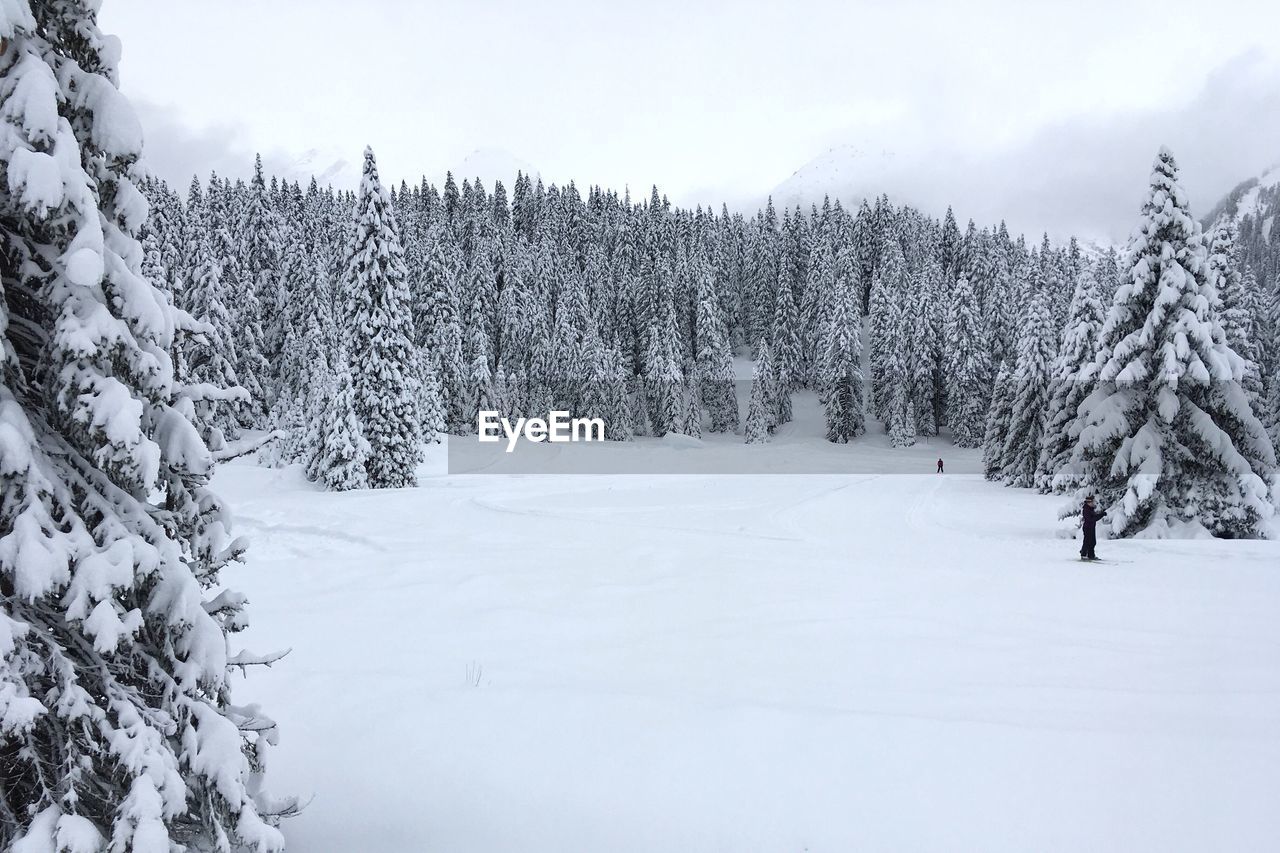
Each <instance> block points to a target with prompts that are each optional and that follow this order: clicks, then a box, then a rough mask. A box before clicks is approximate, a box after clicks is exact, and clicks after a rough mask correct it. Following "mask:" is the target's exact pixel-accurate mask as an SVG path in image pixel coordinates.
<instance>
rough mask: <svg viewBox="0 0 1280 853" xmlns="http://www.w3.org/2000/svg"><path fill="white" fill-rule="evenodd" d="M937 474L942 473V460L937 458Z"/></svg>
mask: <svg viewBox="0 0 1280 853" xmlns="http://www.w3.org/2000/svg"><path fill="white" fill-rule="evenodd" d="M938 473H939V474H941V473H942V459H941V458H939V459H938Z"/></svg>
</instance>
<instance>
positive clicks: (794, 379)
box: [769, 274, 801, 425]
mask: <svg viewBox="0 0 1280 853" xmlns="http://www.w3.org/2000/svg"><path fill="white" fill-rule="evenodd" d="M774 306H775V307H774V313H773V328H772V331H771V333H770V340H769V349H770V354H771V355H772V360H773V370H774V381H775V382H776V393H777V400H776V402H777V406H778V414H777V416H776V418H775V425H781V424H785V423H787V422H788V421H790V420H791V392H792V391H793V390H795V388H796V386H797V385H798V384H799V379H800V369H801V358H800V334H799V331H800V315H799V312H798V311H797V309H796V301H795V298H794V297H793V295H792V289H791V277H790V276H789V275H785V274H784V275H783V276H781V277H780V278H779V279H778V296H777V300H776V302H775V303H774Z"/></svg>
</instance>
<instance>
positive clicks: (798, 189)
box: [771, 145, 897, 208]
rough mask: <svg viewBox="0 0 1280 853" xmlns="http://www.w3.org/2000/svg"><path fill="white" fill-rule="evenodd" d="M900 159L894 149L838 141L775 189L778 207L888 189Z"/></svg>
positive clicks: (854, 198) (852, 199)
mask: <svg viewBox="0 0 1280 853" xmlns="http://www.w3.org/2000/svg"><path fill="white" fill-rule="evenodd" d="M896 168H897V162H896V159H895V156H894V153H893V152H892V151H886V150H879V151H876V150H873V149H871V148H868V147H862V146H857V145H839V146H837V147H835V148H831V149H829V150H828V151H826V152H825V153H823V154H821V155H819V156H818V157H815V158H814V159H812V160H810V161H809V162H808V163H806V164H805V165H803V166H801V167H800V168H799V169H797V170H796V171H795V173H794V174H792V175H791V177H789V178H787V179H786V180H785V181H783V182H782V183H780V184H778V186H776V187H775V188H774V190H773V192H772V194H771V195H772V196H773V203H774V205H775V206H776V207H779V208H782V207H795V206H796V205H797V204H799V205H802V206H808V205H809V204H821V203H822V199H823V197H824V196H830V197H831V199H832V200H833V201H834V200H836V199H839V200H840V201H841V202H843V203H844V204H845V205H856V204H857V203H858V202H860V201H861V200H862V199H863V198H874V197H875V196H877V195H879V194H880V193H882V192H889V191H890V190H891V189H892V186H891V184H892V183H893V182H892V180H891V178H892V174H893V172H894V170H895V169H896Z"/></svg>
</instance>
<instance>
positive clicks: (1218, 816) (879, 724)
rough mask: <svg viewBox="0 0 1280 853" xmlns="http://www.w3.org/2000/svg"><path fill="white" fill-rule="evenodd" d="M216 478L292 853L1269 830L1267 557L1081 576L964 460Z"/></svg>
mask: <svg viewBox="0 0 1280 853" xmlns="http://www.w3.org/2000/svg"><path fill="white" fill-rule="evenodd" d="M794 443H795V446H796V447H797V448H801V449H803V447H804V442H801V441H799V440H797V441H795V442H794ZM786 444H787V439H786V436H782V437H780V438H779V440H778V443H777V444H775V445H771V446H770V447H769V448H768V449H769V451H772V452H776V453H785V452H787V451H786ZM878 444H879V442H878V441H877V440H876V439H867V440H864V441H863V443H862V444H855V445H851V446H848V447H846V448H831V449H832V450H837V451H839V450H843V452H845V453H849V454H854V453H862V454H868V453H869V454H875V453H877V452H882V449H880V450H878V449H877V446H878ZM646 446H647V447H648V450H647V452H649V453H651V454H654V455H655V457H657V456H660V455H661V454H664V453H673V452H680V451H679V449H678V448H672V447H669V446H661V445H657V444H655V443H653V442H649V443H648V444H647V445H646V444H644V443H641V444H637V445H633V446H632V447H631V448H630V449H629V450H628V452H641V451H637V450H636V449H635V448H644V447H646ZM814 447H815V445H813V444H810V445H809V448H810V449H809V450H808V451H802V450H798V451H797V452H814V451H813V448H814ZM752 449H753V448H744V452H746V451H748V450H752ZM936 449H937V448H936V446H935V447H934V448H932V449H928V448H919V449H917V450H913V451H908V452H917V453H920V454H921V459H922V461H928V460H931V459H932V455H933V454H934V451H936ZM693 452H701V451H699V450H695V451H693ZM821 452H824V453H825V452H828V449H826V448H824V449H822V451H821ZM945 455H946V457H947V459H948V462H949V464H950V468H951V470H954V471H963V470H968V471H974V470H976V469H977V460H976V458H975V457H974V456H973V455H972V452H963V451H956V450H954V449H949V450H948V451H947V452H946V454H945ZM440 462H441V453H440V449H439V448H436V449H435V451H434V457H433V460H432V462H431V463H429V464H428V466H427V467H428V469H429V470H430V469H431V466H432V465H435V466H436V467H437V468H438V466H439V464H440ZM215 485H216V487H217V488H218V490H219V491H220V492H221V493H222V494H223V496H224V497H225V498H227V499H228V501H229V502H230V503H231V505H232V506H233V508H234V509H235V511H236V515H237V519H238V532H240V533H243V534H247V535H249V536H250V538H251V541H252V548H251V552H250V553H251V562H250V565H249V566H247V567H245V568H242V569H237V570H236V571H234V572H232V573H231V574H230V577H229V580H230V581H231V583H232V584H233V585H234V586H236V587H237V588H239V589H242V590H244V591H245V592H247V593H248V594H249V597H250V613H251V616H252V618H253V620H254V627H253V628H252V629H251V630H250V631H249V632H248V634H247V635H246V641H247V644H248V645H249V646H250V647H252V648H253V649H255V650H257V651H264V652H265V651H269V650H272V649H275V648H279V647H288V646H291V647H292V648H293V653H292V654H291V655H290V656H289V657H288V658H286V659H285V661H283V662H282V663H280V664H278V665H277V666H276V667H274V668H273V669H271V670H261V671H258V672H255V673H254V674H253V676H252V678H251V679H250V681H249V683H248V684H244V685H241V686H240V688H239V694H238V696H237V699H238V700H239V701H241V702H247V701H260V702H262V703H263V705H264V706H265V708H266V710H267V711H268V712H269V713H270V714H271V715H272V716H274V717H275V718H277V719H278V720H279V722H280V723H281V730H282V742H281V744H280V747H279V748H278V749H277V750H276V751H275V753H274V754H273V760H272V766H271V770H272V774H271V775H272V785H273V788H274V789H276V790H278V791H281V792H284V791H291V792H296V793H301V794H303V795H304V796H311V795H313V796H314V799H313V800H312V802H311V804H310V806H309V807H308V808H307V810H306V811H305V812H304V813H303V815H302V816H300V817H298V818H296V819H294V820H292V821H289V822H288V823H287V824H286V827H285V829H286V834H287V836H288V838H289V840H290V849H291V850H293V851H298V853H356V851H378V853H397V851H425V850H437V851H451V853H470V851H494V853H497V852H498V851H503V853H507V851H526V853H528V852H529V851H555V853H564V851H593V852H594V851H611V852H612V851H663V853H673V851H734V853H738V851H797V853H798V851H805V850H807V851H851V850H876V851H879V850H895V851H898V850H902V851H916V850H919V851H933V850H938V851H1018V853H1023V852H1024V851H1059V850H1060V851H1084V850H1117V851H1129V853H1133V851H1160V853H1170V851H1196V853H1201V852H1202V851H1208V850H1230V851H1236V852H1237V853H1239V852H1240V851H1262V850H1273V849H1275V839H1276V838H1277V837H1280V809H1277V808H1276V807H1275V806H1276V798H1277V796H1278V795H1280V666H1277V664H1280V619H1278V618H1277V614H1278V613H1280V544H1277V543H1270V542H1221V541H1210V542H1204V541H1181V542H1176V541H1164V542H1139V541H1124V542H1103V543H1101V545H1100V548H1099V552H1100V554H1101V555H1102V556H1103V557H1104V558H1114V559H1115V560H1116V561H1118V562H1115V563H1112V564H1105V565H1088V564H1083V563H1080V562H1078V561H1076V560H1075V559H1074V555H1075V550H1076V547H1077V546H1076V544H1075V543H1073V542H1068V541H1063V540H1061V539H1057V538H1055V536H1054V530H1055V528H1056V527H1057V525H1058V523H1057V522H1056V520H1055V511H1056V509H1057V507H1058V506H1059V505H1060V499H1058V498H1052V497H1042V496H1038V495H1035V494H1032V493H1029V492H1026V491H1018V490H1010V489H1005V488H1001V487H999V486H996V485H992V484H988V483H986V482H984V481H983V480H982V479H981V478H980V477H978V476H975V475H973V474H960V473H948V474H946V475H942V476H938V475H933V474H923V475H918V476H909V475H885V474H874V473H860V474H844V475H836V476H821V475H791V476H732V475H713V476H528V477H507V476H443V475H436V476H426V477H424V478H423V483H422V485H421V487H420V488H418V489H415V490H401V491H395V490H392V491H381V492H349V493H325V492H320V491H317V490H316V489H315V488H314V487H312V486H311V485H309V484H307V483H305V482H304V481H303V480H302V478H301V476H300V474H299V473H298V472H297V471H296V470H287V471H273V470H267V469H262V468H256V467H253V466H251V465H247V464H243V465H240V464H237V465H231V466H228V467H226V468H225V469H223V470H222V471H221V472H220V473H219V475H218V477H217V480H216V483H215Z"/></svg>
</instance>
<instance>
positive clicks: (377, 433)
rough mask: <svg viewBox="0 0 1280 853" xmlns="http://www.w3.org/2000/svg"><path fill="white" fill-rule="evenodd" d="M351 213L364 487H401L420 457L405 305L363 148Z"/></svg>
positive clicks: (352, 333) (389, 231) (390, 221)
mask: <svg viewBox="0 0 1280 853" xmlns="http://www.w3.org/2000/svg"><path fill="white" fill-rule="evenodd" d="M354 217H355V221H354V227H353V230H352V233H351V237H350V242H349V243H348V245H347V259H346V267H345V270H344V279H343V289H344V291H345V293H346V301H347V317H346V322H347V323H348V324H349V325H348V329H347V331H348V334H347V346H348V347H349V355H350V359H351V366H352V374H353V377H354V380H355V395H356V414H357V416H358V418H359V420H360V427H361V431H362V433H363V434H364V438H365V440H366V441H368V442H369V459H368V462H367V464H366V468H367V470H368V475H369V486H370V487H371V488H375V489H385V488H403V487H405V486H412V485H414V484H415V483H416V482H417V474H416V473H415V470H416V469H417V467H418V463H419V462H420V461H422V445H421V442H420V436H421V429H420V426H419V415H418V389H417V387H416V381H415V380H416V370H415V357H414V351H413V316H412V305H411V303H410V299H409V288H408V284H407V281H408V273H407V271H406V270H405V266H404V250H403V248H402V247H401V244H400V229H399V226H398V225H397V223H396V218H395V213H394V212H393V211H392V209H391V199H390V197H389V196H388V195H387V191H386V190H385V189H383V187H382V182H381V181H380V180H379V179H378V164H377V163H376V162H375V161H374V157H373V149H371V148H366V149H365V150H364V173H363V176H362V177H361V179H360V189H359V192H358V193H357V195H356V205H355V213H354Z"/></svg>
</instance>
